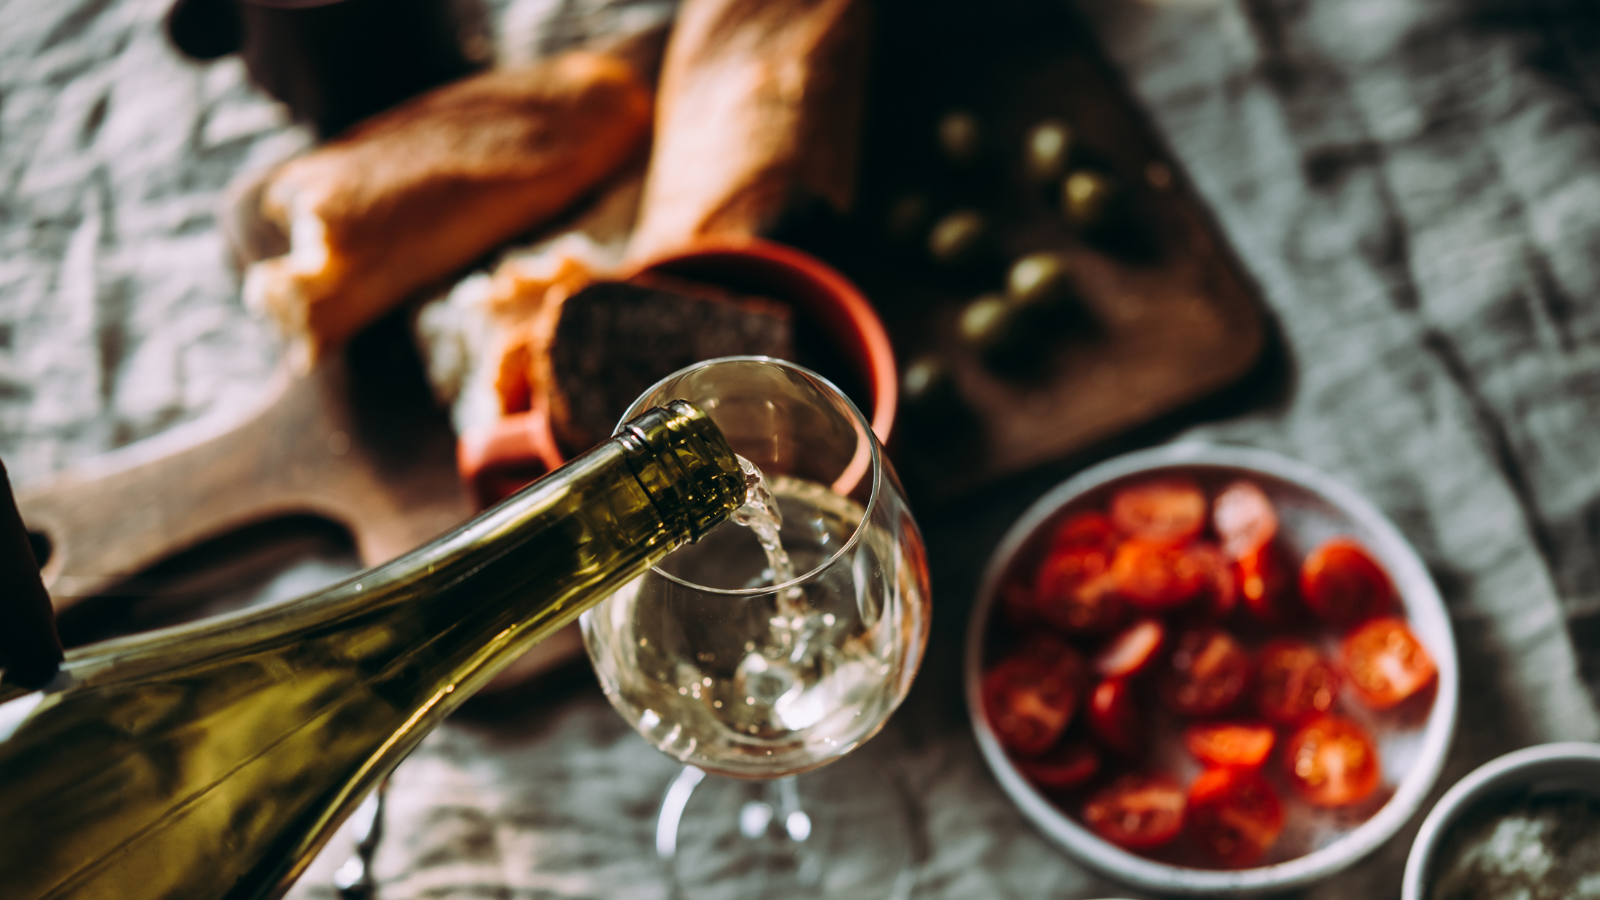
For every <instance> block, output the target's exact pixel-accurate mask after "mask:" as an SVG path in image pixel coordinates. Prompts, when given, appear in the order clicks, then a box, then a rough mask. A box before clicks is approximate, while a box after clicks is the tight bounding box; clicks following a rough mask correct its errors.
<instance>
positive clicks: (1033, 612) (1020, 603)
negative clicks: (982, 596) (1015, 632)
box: [1000, 581, 1039, 628]
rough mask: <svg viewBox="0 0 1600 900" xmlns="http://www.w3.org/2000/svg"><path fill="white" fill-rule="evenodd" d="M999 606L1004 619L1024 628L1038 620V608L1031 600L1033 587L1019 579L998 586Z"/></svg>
mask: <svg viewBox="0 0 1600 900" xmlns="http://www.w3.org/2000/svg"><path fill="white" fill-rule="evenodd" d="M1000 608H1001V609H1002V610H1004V611H1005V615H1006V621H1008V622H1010V623H1011V624H1012V625H1016V626H1018V627H1020V628H1026V627H1028V626H1030V625H1032V624H1034V623H1035V622H1037V621H1039V610H1038V607H1037V605H1036V604H1035V603H1034V602H1033V588H1031V587H1029V586H1028V585H1026V584H1023V583H1022V582H1020V581H1008V582H1006V583H1005V584H1004V586H1002V587H1001V588H1000Z"/></svg>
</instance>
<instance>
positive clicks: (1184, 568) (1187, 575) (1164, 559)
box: [1111, 540, 1205, 612]
mask: <svg viewBox="0 0 1600 900" xmlns="http://www.w3.org/2000/svg"><path fill="white" fill-rule="evenodd" d="M1111 580H1112V582H1113V583H1114V584H1116V586H1117V592H1118V593H1120V594H1121V595H1122V596H1124V597H1126V598H1128V600H1129V602H1131V603H1133V605H1135V606H1137V607H1139V608H1140V609H1144V610H1149V611H1151V612H1162V611H1165V610H1169V609H1174V608H1176V607H1178V606H1182V605H1183V604H1185V603H1188V602H1189V601H1191V600H1193V599H1194V598H1195V595H1196V594H1198V593H1200V589H1201V587H1203V586H1204V585H1205V573H1204V572H1203V571H1202V569H1201V566H1200V563H1199V562H1198V561H1196V559H1195V558H1194V557H1193V556H1191V555H1190V554H1189V552H1188V550H1187V549H1186V548H1184V547H1176V546H1172V545H1168V544H1158V543H1154V542H1151V541H1141V540H1130V541H1124V542H1123V543H1122V545H1121V546H1120V547H1118V548H1117V555H1116V556H1115V557H1113V558H1112V560H1111Z"/></svg>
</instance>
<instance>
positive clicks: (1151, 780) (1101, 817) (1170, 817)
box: [1083, 775, 1184, 850]
mask: <svg viewBox="0 0 1600 900" xmlns="http://www.w3.org/2000/svg"><path fill="white" fill-rule="evenodd" d="M1183 807H1184V795H1183V789H1182V788H1180V787H1178V783H1177V782H1176V781H1174V780H1172V778H1170V777H1168V776H1166V775H1124V776H1123V777H1121V778H1119V779H1117V780H1116V781H1114V782H1112V783H1111V784H1109V785H1107V786H1105V787H1103V788H1101V789H1100V790H1098V791H1096V792H1095V794H1094V796H1092V797H1090V798H1089V802H1087V803H1085V804H1084V807H1083V820H1084V822H1085V823H1087V824H1088V826H1089V827H1090V828H1092V829H1093V830H1094V832H1095V833H1096V834H1098V835H1100V836H1101V837H1103V838H1105V839H1106V840H1108V841H1110V842H1111V843H1113V844H1116V845H1117V846H1119V847H1126V848H1127V849H1129V850H1149V849H1152V848H1154V847H1159V846H1161V845H1162V844H1165V843H1167V842H1168V841H1171V840H1172V839H1173V838H1175V837H1177V836H1178V832H1179V830H1181V829H1182V828H1183Z"/></svg>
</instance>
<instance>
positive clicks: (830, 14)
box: [628, 0, 869, 261]
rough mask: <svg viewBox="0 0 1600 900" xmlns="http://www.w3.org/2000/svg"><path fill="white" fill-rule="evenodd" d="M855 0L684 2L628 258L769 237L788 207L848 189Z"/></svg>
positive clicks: (863, 45) (836, 201)
mask: <svg viewBox="0 0 1600 900" xmlns="http://www.w3.org/2000/svg"><path fill="white" fill-rule="evenodd" d="M868 14H869V12H868V9H867V6H866V3H865V2H864V0H684V2H683V4H682V5H681V6H680V7H679V9H678V20H677V24H676V25H675V26H674V27H673V31H672V34H671V36H670V38H669V39H668V42H667V50H666V57H665V60H664V61H663V63H662V72H661V77H660V91H659V94H658V97H657V101H656V135H655V147H654V150H653V151H652V156H651V160H650V170H649V174H648V176H647V180H646V184H645V193H644V199H643V205H642V207H641V210H640V220H639V225H638V228H637V229H636V230H635V232H634V235H633V238H632V240H631V242H630V243H629V246H628V258H629V259H631V260H634V261H639V260H644V259H649V258H651V257H653V256H656V255H659V254H661V253H664V252H666V251H669V250H673V249H676V248H677V247H679V246H681V245H683V244H686V243H689V242H690V241H692V240H693V239H694V238H696V237H699V236H705V235H756V234H762V233H765V232H767V231H768V230H769V229H770V228H772V226H774V225H775V224H777V222H778V220H779V218H780V217H781V216H782V215H783V214H784V213H785V212H786V210H787V209H789V208H790V205H791V204H797V203H806V202H815V201H819V200H820V201H821V202H822V203H823V204H825V205H826V206H827V207H831V208H832V209H833V210H835V211H837V212H840V213H843V212H846V211H848V209H849V207H850V204H851V203H852V201H853V200H854V195H855V177H856V156H857V147H858V144H859V140H860V131H861V115H862V104H863V96H862V92H863V86H864V82H865V77H866V64H867V52H868V46H867V43H868Z"/></svg>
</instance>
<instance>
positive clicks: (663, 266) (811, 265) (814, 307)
mask: <svg viewBox="0 0 1600 900" xmlns="http://www.w3.org/2000/svg"><path fill="white" fill-rule="evenodd" d="M645 272H653V273H659V274H663V275H675V276H678V277H681V278H686V279H692V280H695V281H703V282H707V283H710V284H716V285H720V286H723V287H727V288H732V289H734V290H739V291H744V292H748V293H753V294H761V295H764V296H767V297H772V298H774V299H777V300H782V301H785V302H787V303H789V304H791V305H792V306H793V307H794V309H795V311H796V314H797V315H798V316H799V317H800V318H801V319H802V321H803V322H805V323H808V324H810V325H812V326H814V331H815V332H816V333H819V334H820V335H821V336H822V338H823V340H824V342H826V343H827V344H828V346H827V347H826V348H820V349H822V350H823V352H826V353H830V354H831V355H833V356H836V357H837V359H838V364H839V365H841V366H843V367H845V368H846V369H847V371H848V372H849V374H850V375H853V376H854V377H855V378H856V380H857V381H859V382H860V383H861V384H862V385H863V386H864V388H865V390H866V392H867V394H868V397H869V400H870V404H871V405H870V407H869V408H868V409H865V410H863V412H865V413H866V414H867V419H868V421H870V422H871V423H872V430H873V433H875V434H876V435H877V436H878V440H879V441H882V442H884V443H887V442H888V440H889V432H890V428H891V426H892V425H893V423H894V416H895V409H896V406H897V405H898V400H899V377H898V373H897V370H896V368H895V361H894V351H893V350H892V349H891V348H890V346H889V335H888V333H887V332H885V331H884V328H883V322H882V321H881V320H879V318H878V314H877V312H876V311H875V310H874V309H873V308H872V304H870V303H869V302H867V299H866V297H864V296H863V295H862V294H861V291H860V290H858V289H857V288H856V286H855V285H854V284H851V283H850V281H849V279H847V278H845V277H844V276H843V275H841V274H839V272H838V271H837V270H835V269H834V268H832V267H831V266H829V265H828V264H827V263H824V262H822V261H821V260H819V259H817V258H816V257H814V256H811V255H810V254H808V253H804V252H802V251H800V250H796V249H794V248H793V247H787V246H784V245H782V244H776V243H773V242H771V241H765V240H761V239H758V238H734V237H728V238H708V239H705V240H701V241H698V242H696V243H695V244H693V245H691V246H689V247H687V248H685V249H683V250H680V251H678V252H676V253H672V254H669V255H667V256H663V257H660V258H658V259H654V260H651V261H649V262H647V263H644V264H643V265H640V266H638V267H637V268H635V269H633V270H631V271H628V272H624V273H620V274H619V275H618V276H617V277H620V278H624V279H626V278H631V277H633V276H635V275H639V274H643V273H645ZM821 374H823V375H824V376H826V375H828V374H830V373H828V372H826V371H824V372H822V373H821ZM565 461H566V460H565V459H564V458H563V456H562V454H561V451H560V450H559V449H557V447H556V442H555V438H554V436H553V435H552V433H551V431H550V419H549V415H548V412H547V410H546V409H545V407H544V405H543V404H542V403H540V402H535V404H534V408H533V409H532V410H531V411H529V412H525V413H516V414H513V415H507V416H502V417H501V418H500V419H498V420H497V421H496V422H495V423H494V424H493V425H492V426H490V427H488V428H485V429H483V430H481V431H475V432H470V433H467V434H463V435H462V436H461V438H460V440H459V441H458V443H457V453H456V464H457V468H458V469H459V470H460V472H461V477H462V478H463V479H464V480H465V481H466V482H467V484H468V485H470V486H471V488H472V490H473V492H474V494H475V496H476V497H477V499H478V501H479V503H480V504H482V505H485V506H487V505H489V504H491V503H494V502H496V501H498V500H500V499H502V498H504V497H507V496H509V495H510V494H512V493H514V492H515V491H517V490H518V489H520V488H521V487H523V486H524V485H526V484H528V483H529V482H532V481H533V480H535V479H537V478H539V477H540V476H541V475H543V474H545V473H546V472H548V471H550V470H551V469H554V468H556V467H558V466H560V465H561V464H562V463H563V462H565Z"/></svg>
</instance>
